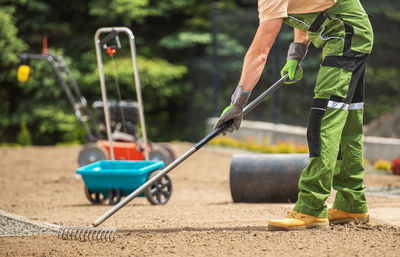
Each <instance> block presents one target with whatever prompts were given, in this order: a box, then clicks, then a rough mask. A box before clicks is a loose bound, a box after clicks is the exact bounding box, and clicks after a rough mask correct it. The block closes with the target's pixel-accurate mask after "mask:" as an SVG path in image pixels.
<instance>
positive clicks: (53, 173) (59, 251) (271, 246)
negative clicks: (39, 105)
mask: <svg viewBox="0 0 400 257" xmlns="http://www.w3.org/2000/svg"><path fill="white" fill-rule="evenodd" d="M172 146H173V148H174V150H175V151H176V153H177V155H180V154H182V153H184V152H185V151H186V150H188V149H189V147H190V144H185V143H179V144H173V145H172ZM80 149H81V148H80V147H78V146H68V147H67V146H65V147H27V148H0V156H1V159H0V188H1V190H2V193H1V194H0V210H2V211H4V212H7V213H11V214H15V215H19V216H23V217H25V219H29V220H33V221H35V222H37V223H43V222H47V223H52V224H56V225H75V226H87V225H90V224H91V223H92V222H93V221H94V220H96V219H97V218H98V217H99V216H100V215H102V214H103V213H104V212H106V211H107V210H108V209H109V208H110V206H108V205H106V204H104V205H101V206H95V205H91V204H90V203H89V202H88V200H87V199H86V197H85V195H84V192H83V186H84V184H83V182H82V179H81V178H79V177H78V176H76V175H75V171H76V169H77V168H78V164H77V156H78V153H79V151H80ZM232 153H234V151H231V150H226V151H225V150H221V149H220V148H215V147H209V146H206V147H204V149H201V150H200V151H199V152H198V153H196V154H194V155H193V156H192V157H190V158H189V159H187V160H186V161H185V162H184V163H182V164H181V165H179V166H178V167H177V168H176V169H175V170H173V171H172V172H171V173H170V174H169V175H170V177H171V179H172V183H173V194H172V197H171V199H170V201H169V202H168V203H167V204H166V205H164V206H152V205H150V203H149V202H148V201H147V200H146V199H145V198H137V199H134V200H133V201H132V202H131V203H129V204H128V205H127V206H125V207H124V208H122V209H121V210H120V211H119V212H117V213H116V214H115V215H114V216H112V217H111V218H110V219H109V220H107V221H106V222H105V223H104V224H102V226H104V227H115V228H117V231H118V232H117V234H116V241H114V242H97V241H95V242H79V241H73V240H62V239H59V238H57V236H56V235H55V234H48V233H44V234H36V235H30V236H29V235H24V236H17V235H15V236H0V256H400V229H399V228H400V223H399V222H400V219H397V220H396V217H398V216H396V215H397V213H399V210H400V198H399V197H385V196H375V195H368V196H367V200H368V204H369V208H370V213H371V216H372V219H371V222H370V224H368V225H355V224H350V225H347V226H341V225H337V226H330V227H329V228H323V229H312V230H306V231H297V232H270V231H268V230H267V224H268V220H269V219H271V218H279V217H283V216H284V215H285V214H286V212H287V211H290V210H291V209H292V208H293V204H291V203H284V204H243V203H240V204H238V203H233V202H232V198H231V195H230V189H229V166H230V161H231V158H232ZM365 184H366V186H367V187H368V186H370V187H372V186H388V185H392V186H394V187H395V186H400V177H399V176H389V175H381V174H378V173H374V172H371V173H367V175H366V180H365ZM332 201H333V196H331V197H330V198H329V199H328V205H331V204H332ZM393 217H394V218H393Z"/></svg>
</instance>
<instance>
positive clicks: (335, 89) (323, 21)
mask: <svg viewBox="0 0 400 257" xmlns="http://www.w3.org/2000/svg"><path fill="white" fill-rule="evenodd" d="M285 23H287V24H289V25H290V26H292V27H295V28H299V29H302V30H307V31H309V37H310V39H311V41H312V43H313V44H314V45H315V46H316V47H318V48H322V63H321V66H320V70H319V72H318V77H317V82H316V85H315V88H314V92H315V97H314V99H313V103H312V107H311V114H310V118H309V124H308V130H307V140H308V146H309V151H310V163H309V165H308V166H307V167H306V168H305V169H304V170H303V171H302V173H301V176H300V181H299V189H300V193H299V198H298V201H297V203H296V206H295V208H294V210H296V211H299V212H302V213H305V214H308V215H312V216H316V217H326V215H327V214H326V204H325V200H326V199H327V198H328V196H329V195H330V192H331V188H332V187H333V188H334V189H335V190H337V194H336V198H335V202H334V207H335V208H337V209H340V210H342V211H347V212H353V213H363V212H367V204H366V200H365V195H364V193H365V187H364V186H363V181H364V165H363V156H362V124H363V103H364V73H365V66H366V63H367V60H368V56H369V53H370V52H371V49H372V43H373V35H372V28H371V25H370V23H369V19H368V15H367V14H366V13H365V11H364V9H363V7H362V6H361V4H360V2H359V1H358V0H339V1H338V2H337V3H336V4H335V5H334V6H332V7H331V8H329V9H327V10H325V11H324V12H321V13H311V14H289V16H288V18H286V19H285Z"/></svg>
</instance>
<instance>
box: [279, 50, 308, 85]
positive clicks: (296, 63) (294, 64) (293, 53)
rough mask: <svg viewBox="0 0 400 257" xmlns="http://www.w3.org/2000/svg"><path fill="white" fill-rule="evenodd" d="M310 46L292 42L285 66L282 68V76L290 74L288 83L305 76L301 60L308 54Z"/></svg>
mask: <svg viewBox="0 0 400 257" xmlns="http://www.w3.org/2000/svg"><path fill="white" fill-rule="evenodd" d="M307 49H308V47H307V46H306V45H305V44H303V43H295V42H293V43H291V44H290V46H289V50H288V55H287V60H286V64H285V66H283V68H282V70H281V76H283V75H285V74H286V73H287V74H288V80H286V82H285V83H286V84H292V83H295V82H296V81H299V80H301V78H302V77H303V68H302V67H301V62H302V61H303V59H304V57H305V56H306V54H307Z"/></svg>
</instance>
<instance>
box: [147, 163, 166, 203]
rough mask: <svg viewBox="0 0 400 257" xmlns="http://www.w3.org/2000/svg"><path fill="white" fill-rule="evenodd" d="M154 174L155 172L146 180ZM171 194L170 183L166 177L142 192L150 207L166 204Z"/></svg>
mask: <svg viewBox="0 0 400 257" xmlns="http://www.w3.org/2000/svg"><path fill="white" fill-rule="evenodd" d="M156 173H157V171H154V172H152V173H150V175H149V177H148V178H147V180H149V179H150V178H152V177H153V176H154V175H155V174H156ZM171 194H172V181H171V179H170V178H169V177H168V175H165V176H163V177H161V178H160V179H159V180H157V181H156V182H155V183H154V184H153V185H151V186H149V187H148V188H146V190H145V191H144V195H145V196H146V198H147V200H149V202H150V203H151V204H152V205H163V204H166V203H167V202H168V200H169V198H170V197H171Z"/></svg>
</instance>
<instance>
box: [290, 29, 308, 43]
mask: <svg viewBox="0 0 400 257" xmlns="http://www.w3.org/2000/svg"><path fill="white" fill-rule="evenodd" d="M293 41H294V42H296V43H302V44H305V45H306V46H308V45H309V44H310V43H311V40H310V38H309V37H308V31H305V30H301V29H296V28H295V29H294V40H293Z"/></svg>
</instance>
